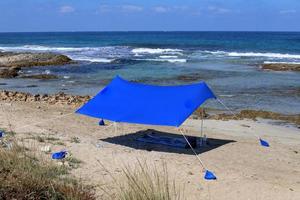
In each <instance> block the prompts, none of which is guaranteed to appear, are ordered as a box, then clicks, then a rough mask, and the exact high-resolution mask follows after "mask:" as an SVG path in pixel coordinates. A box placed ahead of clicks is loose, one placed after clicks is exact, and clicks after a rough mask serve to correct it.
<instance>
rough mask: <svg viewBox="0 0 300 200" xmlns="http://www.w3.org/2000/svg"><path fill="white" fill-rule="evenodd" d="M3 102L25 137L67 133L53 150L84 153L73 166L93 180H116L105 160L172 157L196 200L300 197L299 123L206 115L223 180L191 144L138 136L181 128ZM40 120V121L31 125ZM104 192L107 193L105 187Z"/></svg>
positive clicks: (192, 130) (211, 156)
mask: <svg viewBox="0 0 300 200" xmlns="http://www.w3.org/2000/svg"><path fill="white" fill-rule="evenodd" d="M1 106H2V108H3V111H2V112H0V127H3V128H9V126H8V123H11V124H12V126H11V128H12V130H14V131H15V132H16V133H17V137H20V138H22V137H23V138H25V137H28V135H29V134H31V136H32V135H34V136H39V135H47V136H51V137H55V138H59V140H60V141H61V143H58V144H54V143H51V144H50V143H49V145H50V146H51V150H52V151H56V150H61V149H67V150H68V151H69V152H70V153H71V154H72V156H74V157H75V158H77V159H79V160H81V161H83V163H82V164H81V165H80V166H79V167H78V168H76V169H73V170H72V173H73V174H74V175H75V176H77V177H79V178H81V179H82V180H83V181H84V182H85V183H87V184H92V185H99V184H103V183H105V184H109V183H110V181H111V177H110V176H109V175H108V173H107V172H106V171H105V170H104V169H103V167H105V168H106V169H108V170H109V172H110V173H112V174H113V175H115V176H116V177H118V176H119V175H120V174H121V173H122V167H124V166H130V167H131V166H132V167H134V166H135V165H136V163H137V162H138V160H139V161H147V163H148V164H149V165H150V166H153V165H155V166H158V167H160V166H162V165H163V163H165V164H166V166H167V169H168V173H169V178H170V179H171V180H175V181H176V184H177V185H178V186H179V187H180V188H182V190H184V195H185V197H186V199H189V200H190V199H191V200H199V199H218V200H220V199H231V200H241V199H249V200H252V199H253V200H254V199H255V200H259V199H262V200H282V199H285V200H297V199H299V197H300V167H299V166H300V145H299V144H300V134H299V133H300V131H299V129H298V128H296V127H293V126H283V125H275V124H270V123H267V122H265V121H262V120H258V121H256V122H254V121H252V120H239V121H234V120H229V121H219V120H205V122H204V133H205V134H206V135H207V137H208V138H213V139H218V140H211V141H212V142H213V144H214V142H215V144H216V145H215V146H213V148H210V149H205V150H204V151H203V152H201V153H200V154H199V156H200V157H201V159H202V160H203V162H204V163H205V165H206V166H207V168H208V169H209V170H212V171H213V172H214V173H215V174H216V175H217V177H218V179H217V180H216V181H205V180H204V179H203V172H202V171H201V167H200V165H199V163H198V161H197V159H196V157H195V156H194V155H193V154H191V152H190V151H189V150H174V149H173V148H171V147H157V146H155V145H149V144H141V143H137V142H135V141H134V137H135V135H137V132H138V131H141V130H147V129H149V128H151V129H155V130H159V131H162V132H166V133H173V134H179V132H178V131H177V130H176V129H175V128H169V127H147V126H142V125H128V124H120V125H118V126H117V127H116V129H115V127H113V126H112V127H109V128H108V127H102V126H98V120H97V119H91V118H87V117H84V116H81V115H76V114H69V113H74V110H75V108H74V106H67V105H49V104H46V103H41V102H34V103H33V102H12V103H10V102H4V101H1ZM66 114H67V115H66ZM65 115H66V116H65ZM54 118H55V120H51V119H54ZM40 122H43V123H40ZM35 123H39V124H36V125H33V126H29V125H31V124H35ZM200 125H201V123H200V121H199V120H192V119H189V120H187V121H186V122H185V123H184V125H183V127H184V128H186V129H187V130H188V134H189V135H194V136H199V135H200ZM255 134H257V135H260V136H262V137H263V138H264V139H266V140H268V141H269V143H270V145H271V147H270V148H264V147H262V146H260V145H259V143H258V140H257V138H256V137H255V136H254V135H255ZM72 138H78V142H72ZM37 143H38V142H37ZM132 143H133V144H132ZM37 145H46V144H45V143H43V144H37ZM200 151H201V150H200ZM49 159H50V156H49ZM100 163H101V164H100ZM96 188H97V187H96ZM97 194H98V195H99V196H101V191H100V190H98V191H97Z"/></svg>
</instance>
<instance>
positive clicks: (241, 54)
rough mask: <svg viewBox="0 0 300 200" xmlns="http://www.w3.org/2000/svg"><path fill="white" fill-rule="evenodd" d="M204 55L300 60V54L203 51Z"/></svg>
mask: <svg viewBox="0 0 300 200" xmlns="http://www.w3.org/2000/svg"><path fill="white" fill-rule="evenodd" d="M203 52H204V53H208V54H213V55H219V56H230V57H267V58H279V59H282V58H295V59H300V55H299V54H282V53H260V52H226V51H203Z"/></svg>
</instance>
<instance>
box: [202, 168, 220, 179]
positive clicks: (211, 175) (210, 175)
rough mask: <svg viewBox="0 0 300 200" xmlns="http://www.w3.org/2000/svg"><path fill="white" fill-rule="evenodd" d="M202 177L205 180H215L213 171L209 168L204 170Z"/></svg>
mask: <svg viewBox="0 0 300 200" xmlns="http://www.w3.org/2000/svg"><path fill="white" fill-rule="evenodd" d="M204 179H206V180H217V177H216V176H215V175H214V173H213V172H211V171H209V170H205V174H204Z"/></svg>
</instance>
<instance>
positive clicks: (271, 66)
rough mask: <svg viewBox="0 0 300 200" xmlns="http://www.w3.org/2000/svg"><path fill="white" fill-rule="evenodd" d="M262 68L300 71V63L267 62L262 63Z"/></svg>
mask: <svg viewBox="0 0 300 200" xmlns="http://www.w3.org/2000/svg"><path fill="white" fill-rule="evenodd" d="M261 68H262V69H265V70H272V71H300V64H290V63H265V64H262V65H261Z"/></svg>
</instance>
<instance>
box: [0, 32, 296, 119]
mask: <svg viewBox="0 0 300 200" xmlns="http://www.w3.org/2000/svg"><path fill="white" fill-rule="evenodd" d="M0 51H13V52H54V53H60V54H64V55H67V56H69V57H70V58H72V59H73V60H75V61H77V62H76V63H74V64H71V65H65V66H47V67H32V68H24V69H22V72H21V73H26V74H54V75H57V76H58V77H59V78H58V79H56V80H34V79H22V78H15V79H0V89H5V90H16V91H24V92H31V93H57V92H65V93H68V94H76V95H94V94H96V93H97V92H99V91H100V90H101V89H102V88H103V87H104V86H105V85H106V84H108V83H109V81H110V80H111V79H112V78H113V77H114V76H116V75H120V76H121V77H123V78H124V79H127V80H130V81H134V82H139V83H144V84H154V85H181V84H191V83H197V82H201V81H205V82H206V83H207V84H208V85H209V87H210V88H211V89H212V90H213V91H214V92H215V94H216V95H217V96H218V97H219V99H221V100H222V101H223V102H224V103H225V104H226V105H227V106H228V107H229V108H230V109H232V110H234V111H237V110H242V109H257V110H260V109H261V110H268V111H274V112H280V113H286V114H298V113H300V72H274V71H265V70H262V69H261V67H260V66H261V64H263V63H300V33H299V32H48V33H47V32H43V33H0ZM179 95H180V94H179ZM205 106H206V107H211V108H217V109H219V108H222V106H220V105H219V103H218V102H216V101H215V100H209V101H208V102H207V103H206V104H205Z"/></svg>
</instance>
